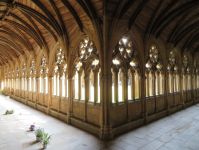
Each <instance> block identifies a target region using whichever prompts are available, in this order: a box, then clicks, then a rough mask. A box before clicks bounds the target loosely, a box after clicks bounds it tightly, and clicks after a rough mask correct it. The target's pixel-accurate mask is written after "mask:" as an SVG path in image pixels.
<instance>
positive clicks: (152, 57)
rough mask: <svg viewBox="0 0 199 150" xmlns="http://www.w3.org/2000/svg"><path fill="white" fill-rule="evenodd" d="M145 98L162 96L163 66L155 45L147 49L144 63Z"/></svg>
mask: <svg viewBox="0 0 199 150" xmlns="http://www.w3.org/2000/svg"><path fill="white" fill-rule="evenodd" d="M145 66H146V97H151V96H154V95H162V94H164V75H163V71H162V68H163V65H162V62H161V60H160V59H159V52H158V49H157V47H156V46H155V45H152V46H151V47H150V49H149V57H148V60H147V63H146V65H145Z"/></svg>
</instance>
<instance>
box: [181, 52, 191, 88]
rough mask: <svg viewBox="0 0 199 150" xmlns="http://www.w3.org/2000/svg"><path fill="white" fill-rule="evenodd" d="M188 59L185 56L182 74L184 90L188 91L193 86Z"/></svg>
mask: <svg viewBox="0 0 199 150" xmlns="http://www.w3.org/2000/svg"><path fill="white" fill-rule="evenodd" d="M188 63H189V62H188V58H187V55H184V56H183V67H182V74H183V90H184V91H186V90H188V89H189V87H190V86H191V85H190V84H191V83H190V68H189V66H188Z"/></svg>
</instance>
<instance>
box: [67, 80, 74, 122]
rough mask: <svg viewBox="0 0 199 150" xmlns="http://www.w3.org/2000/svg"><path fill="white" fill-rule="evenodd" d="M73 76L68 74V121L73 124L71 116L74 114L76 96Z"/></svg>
mask: <svg viewBox="0 0 199 150" xmlns="http://www.w3.org/2000/svg"><path fill="white" fill-rule="evenodd" d="M73 82H74V81H73V77H72V76H68V87H69V88H68V112H67V122H68V124H71V117H72V116H73V98H74V90H73V88H74V84H73Z"/></svg>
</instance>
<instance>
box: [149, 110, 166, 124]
mask: <svg viewBox="0 0 199 150" xmlns="http://www.w3.org/2000/svg"><path fill="white" fill-rule="evenodd" d="M167 114H168V110H163V111H161V112H158V113H156V114H153V115H150V116H148V117H147V121H148V123H150V122H153V121H155V120H158V119H160V118H163V117H165V116H167Z"/></svg>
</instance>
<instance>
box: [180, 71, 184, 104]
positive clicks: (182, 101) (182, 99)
mask: <svg viewBox="0 0 199 150" xmlns="http://www.w3.org/2000/svg"><path fill="white" fill-rule="evenodd" d="M183 83H184V76H183V74H182V75H181V82H180V91H181V98H180V99H181V103H182V106H183V108H184V98H183V96H184V89H183V88H184V86H183Z"/></svg>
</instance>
